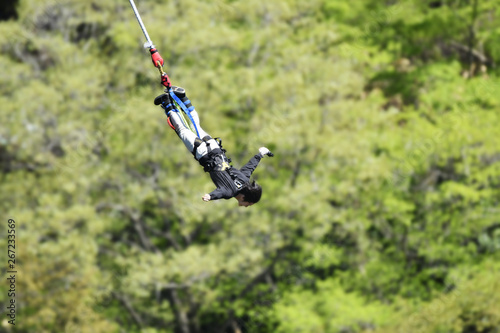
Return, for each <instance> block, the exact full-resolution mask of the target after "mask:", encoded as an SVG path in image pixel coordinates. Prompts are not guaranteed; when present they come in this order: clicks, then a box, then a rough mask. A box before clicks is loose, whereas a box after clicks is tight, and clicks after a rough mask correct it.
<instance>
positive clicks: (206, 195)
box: [201, 193, 210, 201]
mask: <svg viewBox="0 0 500 333" xmlns="http://www.w3.org/2000/svg"><path fill="white" fill-rule="evenodd" d="M201 198H202V199H203V201H210V194H208V193H207V194H205V195H204V196H202V197H201Z"/></svg>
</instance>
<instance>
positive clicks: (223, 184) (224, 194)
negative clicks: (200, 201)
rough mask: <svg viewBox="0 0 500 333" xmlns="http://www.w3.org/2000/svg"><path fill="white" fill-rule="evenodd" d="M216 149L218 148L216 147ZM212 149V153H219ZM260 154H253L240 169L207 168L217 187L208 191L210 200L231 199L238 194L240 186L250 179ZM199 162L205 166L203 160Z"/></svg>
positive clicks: (260, 157)
mask: <svg viewBox="0 0 500 333" xmlns="http://www.w3.org/2000/svg"><path fill="white" fill-rule="evenodd" d="M217 150H218V149H217ZM217 150H215V149H214V151H213V153H215V154H217V153H219V152H218V151H217ZM210 155H212V154H210ZM261 159H262V156H261V155H260V154H257V155H255V156H254V157H252V158H251V159H250V161H248V163H247V164H245V166H243V167H242V168H241V169H239V170H238V169H236V168H233V167H229V168H228V169H226V170H224V171H215V170H213V169H212V170H208V172H209V173H210V178H212V181H213V182H214V184H215V186H217V188H216V189H215V190H213V191H212V192H210V193H209V194H210V200H217V199H231V198H232V197H235V196H237V195H238V193H239V191H240V189H241V187H242V186H243V185H244V184H245V183H247V182H248V181H249V180H250V176H251V175H252V172H253V171H254V170H255V168H256V167H257V165H259V162H260V160H261ZM200 164H201V165H203V166H205V165H204V164H206V163H205V161H202V160H200Z"/></svg>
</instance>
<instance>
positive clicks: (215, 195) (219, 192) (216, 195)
mask: <svg viewBox="0 0 500 333" xmlns="http://www.w3.org/2000/svg"><path fill="white" fill-rule="evenodd" d="M232 197H233V195H232V193H231V191H229V190H227V189H223V188H220V187H218V188H216V189H215V190H213V191H212V192H210V193H207V194H205V195H204V196H203V197H201V199H202V200H203V201H212V200H219V199H229V198H232Z"/></svg>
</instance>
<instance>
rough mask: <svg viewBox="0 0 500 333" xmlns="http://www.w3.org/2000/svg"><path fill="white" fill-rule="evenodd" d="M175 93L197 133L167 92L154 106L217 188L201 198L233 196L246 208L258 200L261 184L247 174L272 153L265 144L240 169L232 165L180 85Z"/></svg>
mask: <svg viewBox="0 0 500 333" xmlns="http://www.w3.org/2000/svg"><path fill="white" fill-rule="evenodd" d="M172 90H173V92H174V94H175V95H176V96H177V97H178V98H179V99H180V100H182V102H185V103H186V105H187V106H188V107H189V109H190V110H191V111H190V114H191V117H192V121H193V122H194V124H195V125H196V128H197V129H198V134H199V135H196V134H195V133H194V132H193V131H191V129H189V127H188V125H187V124H186V123H185V122H184V121H183V120H182V118H181V115H180V114H179V113H180V111H178V110H176V109H174V104H173V101H172V100H171V96H170V95H169V94H163V95H160V96H158V97H156V99H155V104H156V105H161V106H162V107H163V108H164V109H165V112H166V114H167V116H168V122H169V125H170V126H171V127H172V128H173V129H174V130H175V132H176V133H177V135H178V136H179V138H180V139H181V140H182V142H184V145H185V146H186V148H187V149H188V150H189V152H191V153H192V154H193V156H194V158H195V159H196V160H197V161H198V162H199V163H200V164H201V165H202V166H203V168H204V170H205V172H208V173H209V174H210V178H212V181H213V182H214V184H215V186H216V187H217V188H216V189H215V190H213V191H212V192H210V193H207V194H205V195H204V196H203V197H202V200H203V201H211V200H217V199H230V198H235V199H236V200H237V201H238V205H239V206H244V207H248V206H251V205H253V204H255V203H257V202H258V201H259V200H260V197H261V195H262V187H261V186H260V185H259V184H257V183H256V182H255V181H252V182H251V181H250V176H251V175H252V173H253V171H254V170H255V168H256V167H257V165H258V164H259V162H260V160H261V159H262V158H263V157H264V156H273V154H272V153H271V152H270V151H269V149H267V148H266V147H261V148H259V154H256V155H255V156H254V157H252V158H251V159H250V161H248V163H247V164H245V166H243V167H242V168H241V169H239V170H238V169H236V168H234V167H232V166H231V165H230V164H229V163H231V161H230V160H229V159H228V158H227V157H226V154H225V152H226V151H225V149H222V147H221V144H220V141H219V142H217V141H216V140H215V139H213V138H212V137H211V136H210V135H208V133H207V132H205V131H204V130H203V128H201V126H200V118H199V116H198V113H197V112H196V110H195V109H194V107H192V105H191V102H190V101H189V99H188V98H187V97H186V92H185V90H184V89H183V88H180V87H172Z"/></svg>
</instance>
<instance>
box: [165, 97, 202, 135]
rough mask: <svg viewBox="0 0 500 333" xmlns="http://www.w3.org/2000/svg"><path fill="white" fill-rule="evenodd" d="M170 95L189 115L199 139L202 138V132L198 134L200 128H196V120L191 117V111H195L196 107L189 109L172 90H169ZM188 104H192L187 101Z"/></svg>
mask: <svg viewBox="0 0 500 333" xmlns="http://www.w3.org/2000/svg"><path fill="white" fill-rule="evenodd" d="M168 93H169V95H170V97H172V99H173V100H174V101H175V102H176V103H177V104H178V105H179V106H180V107H181V109H182V110H183V111H184V113H186V114H187V116H188V117H189V120H191V123H192V124H193V126H194V129H195V130H196V135H197V136H198V137H200V132H198V127H197V126H196V123H195V122H194V119H193V117H192V116H191V111H193V110H194V106H190V107H187V106H186V104H184V102H183V101H181V99H180V98H179V97H177V95H176V94H175V93H174V91H173V90H172V88H169V89H168ZM186 103H188V104H190V103H191V102H190V101H189V100H187V101H186Z"/></svg>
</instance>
